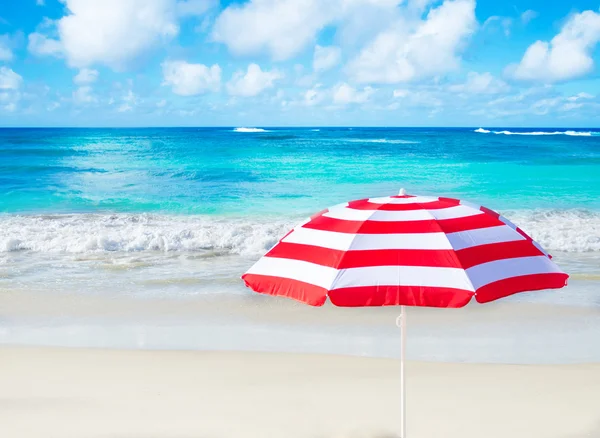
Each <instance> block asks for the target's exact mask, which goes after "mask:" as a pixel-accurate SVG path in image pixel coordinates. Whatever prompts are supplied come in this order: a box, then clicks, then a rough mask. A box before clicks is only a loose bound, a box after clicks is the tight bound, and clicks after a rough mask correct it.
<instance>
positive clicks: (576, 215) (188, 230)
mask: <svg viewBox="0 0 600 438" xmlns="http://www.w3.org/2000/svg"><path fill="white" fill-rule="evenodd" d="M503 214H504V215H505V216H506V217H508V218H509V219H510V220H511V221H513V222H514V223H516V224H517V225H519V226H520V227H521V228H522V229H524V230H525V231H526V232H527V233H528V234H529V235H530V236H531V237H533V238H534V239H535V240H537V241H538V242H539V243H540V244H541V245H542V246H543V247H544V248H545V249H547V250H548V251H551V252H552V251H567V252H592V251H600V212H593V211H589V210H547V211H538V210H518V211H507V212H503ZM302 219H303V218H301V217H297V216H294V217H291V216H290V217H283V218H279V219H277V220H273V218H271V217H263V218H260V217H252V218H250V217H246V218H230V217H222V216H206V215H197V216H194V215H191V216H177V215H166V214H125V213H120V214H70V215H35V216H18V215H4V216H0V253H2V252H4V253H7V252H12V251H32V252H40V253H96V252H129V253H131V252H144V251H160V252H169V253H172V252H190V251H214V252H215V253H217V254H239V255H248V256H258V255H262V254H264V253H265V252H266V251H268V250H269V249H270V248H271V247H272V246H273V245H274V244H275V243H277V241H278V240H279V239H280V238H281V237H283V236H284V235H285V234H286V233H287V232H288V231H289V230H290V229H291V228H292V227H293V226H295V225H296V224H297V223H299V222H301V221H302Z"/></svg>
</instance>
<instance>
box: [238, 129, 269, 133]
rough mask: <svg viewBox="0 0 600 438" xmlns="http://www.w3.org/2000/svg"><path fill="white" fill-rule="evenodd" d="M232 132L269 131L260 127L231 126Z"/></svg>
mask: <svg viewBox="0 0 600 438" xmlns="http://www.w3.org/2000/svg"><path fill="white" fill-rule="evenodd" d="M233 132H270V131H268V130H266V129H262V128H233Z"/></svg>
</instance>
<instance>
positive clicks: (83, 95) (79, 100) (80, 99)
mask: <svg viewBox="0 0 600 438" xmlns="http://www.w3.org/2000/svg"><path fill="white" fill-rule="evenodd" d="M97 101H98V98H97V97H96V96H94V95H93V94H92V87H90V86H89V85H84V86H82V87H79V88H77V90H75V91H74V92H73V102H74V103H76V104H77V105H85V104H88V103H94V102H97Z"/></svg>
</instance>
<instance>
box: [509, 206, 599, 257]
mask: <svg viewBox="0 0 600 438" xmlns="http://www.w3.org/2000/svg"><path fill="white" fill-rule="evenodd" d="M503 215H504V216H506V217H507V218H509V219H510V220H511V221H512V222H514V223H515V224H517V225H518V226H519V227H520V228H522V229H523V231H525V232H526V233H527V234H529V235H530V236H531V237H532V238H533V239H534V240H535V241H537V242H538V243H540V244H541V245H542V246H543V247H544V249H546V250H548V251H550V252H552V251H566V252H593V251H594V252H595V251H600V212H592V211H589V210H545V211H540V210H521V211H512V212H510V211H507V212H503Z"/></svg>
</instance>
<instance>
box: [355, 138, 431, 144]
mask: <svg viewBox="0 0 600 438" xmlns="http://www.w3.org/2000/svg"><path fill="white" fill-rule="evenodd" d="M345 141H348V142H350V143H389V144H418V143H421V142H420V141H412V140H402V139H398V138H394V139H388V138H347V139H345Z"/></svg>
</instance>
